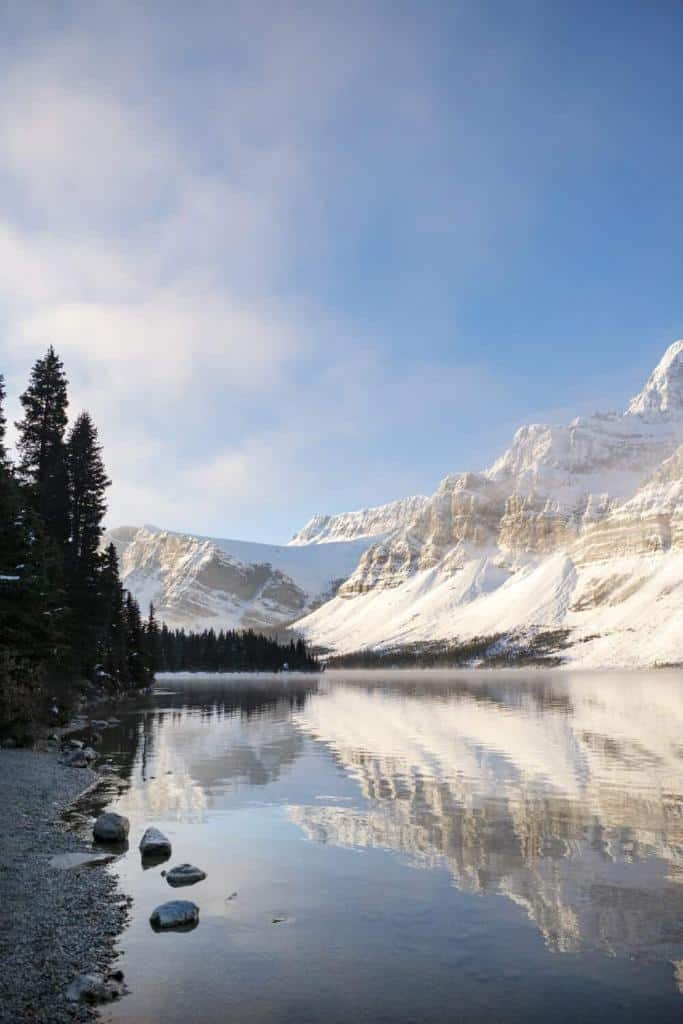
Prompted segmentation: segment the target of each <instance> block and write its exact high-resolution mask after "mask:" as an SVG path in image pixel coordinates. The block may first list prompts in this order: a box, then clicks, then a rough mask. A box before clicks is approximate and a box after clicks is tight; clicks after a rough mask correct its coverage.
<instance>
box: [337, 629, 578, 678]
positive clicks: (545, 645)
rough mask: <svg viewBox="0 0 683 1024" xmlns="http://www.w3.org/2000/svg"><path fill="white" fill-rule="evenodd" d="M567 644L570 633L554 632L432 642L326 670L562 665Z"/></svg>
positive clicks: (342, 661) (360, 655) (357, 654)
mask: <svg viewBox="0 0 683 1024" xmlns="http://www.w3.org/2000/svg"><path fill="white" fill-rule="evenodd" d="M568 642H569V630H567V629H557V630H549V631H546V632H540V633H537V634H536V635H535V636H532V637H526V636H515V635H511V634H508V635H505V634H502V633H496V634H493V635H492V636H480V637H473V638H472V639H471V640H465V641H463V642H462V643H456V642H451V643H443V642H439V641H432V642H426V643H415V644H408V645H406V646H403V647H394V648H384V649H381V650H361V651H354V652H352V653H350V654H341V655H334V656H332V657H330V658H328V660H327V666H328V667H329V668H380V669H384V668H471V667H473V666H479V665H482V666H486V667H490V668H501V667H507V666H515V667H519V666H522V665H545V666H547V667H552V666H554V665H559V664H561V663H562V655H561V652H562V650H563V649H564V648H565V647H566V646H567V644H568Z"/></svg>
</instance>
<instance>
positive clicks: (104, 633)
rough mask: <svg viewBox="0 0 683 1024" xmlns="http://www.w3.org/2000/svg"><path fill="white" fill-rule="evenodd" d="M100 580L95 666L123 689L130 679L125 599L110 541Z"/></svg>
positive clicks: (103, 559) (105, 553) (103, 558)
mask: <svg viewBox="0 0 683 1024" xmlns="http://www.w3.org/2000/svg"><path fill="white" fill-rule="evenodd" d="M99 582H100V587H99V590H100V598H99V607H100V614H101V618H100V630H99V642H98V658H99V666H98V668H99V671H101V672H104V674H105V677H108V678H109V679H110V680H111V681H112V682H113V683H114V684H115V685H117V686H119V687H123V688H125V687H127V686H128V685H129V682H130V672H129V667H128V629H127V619H126V602H125V596H124V590H123V587H122V585H121V580H120V578H119V560H118V556H117V554H116V548H115V547H114V545H113V544H109V545H108V546H107V548H106V550H105V551H104V554H103V555H102V569H101V572H100V581H99Z"/></svg>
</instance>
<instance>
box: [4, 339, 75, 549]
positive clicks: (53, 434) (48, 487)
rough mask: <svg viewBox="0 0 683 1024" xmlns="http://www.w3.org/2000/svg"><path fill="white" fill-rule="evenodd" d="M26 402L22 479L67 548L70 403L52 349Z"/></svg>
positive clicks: (25, 395)
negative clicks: (67, 440)
mask: <svg viewBox="0 0 683 1024" xmlns="http://www.w3.org/2000/svg"><path fill="white" fill-rule="evenodd" d="M20 401H21V404H22V406H23V409H24V418H23V419H22V420H20V421H19V422H18V423H17V424H16V427H17V430H18V431H19V441H18V444H17V447H18V450H19V455H20V461H19V466H18V475H19V479H20V480H21V482H22V483H24V484H26V485H27V486H28V487H29V489H30V492H31V494H32V497H33V502H34V507H35V508H36V511H37V512H38V513H39V515H40V516H41V518H42V520H43V522H44V523H45V526H46V528H47V531H48V533H49V534H50V536H52V537H54V539H55V540H56V541H57V543H58V544H60V545H62V544H66V541H67V538H68V536H69V495H68V480H67V471H66V452H65V447H64V432H65V430H66V423H67V414H66V410H67V407H68V404H69V400H68V397H67V380H66V376H65V374H64V367H63V366H62V363H61V360H60V359H59V357H58V356H57V354H56V352H55V350H54V348H53V347H52V346H50V348H49V349H48V350H47V353H46V355H45V356H44V357H43V358H42V359H39V360H38V361H37V362H36V364H35V366H34V367H33V370H32V371H31V378H30V381H29V385H28V387H27V389H26V391H25V392H24V393H23V395H21V398H20Z"/></svg>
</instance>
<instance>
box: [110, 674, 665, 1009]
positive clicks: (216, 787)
mask: <svg viewBox="0 0 683 1024" xmlns="http://www.w3.org/2000/svg"><path fill="white" fill-rule="evenodd" d="M160 687H168V692H164V691H163V690H161V689H160V692H159V693H158V694H157V695H156V696H155V698H154V702H153V706H151V707H147V708H144V709H141V710H138V711H136V712H135V713H133V714H131V716H130V717H129V720H128V722H127V723H124V726H125V728H124V726H122V730H120V731H119V733H116V731H110V733H109V734H108V736H107V737H105V744H109V749H108V751H105V752H108V754H109V755H110V757H111V759H112V760H113V761H117V760H118V761H119V765H120V767H121V768H125V771H124V775H125V776H127V780H126V785H125V787H122V790H121V792H120V793H119V794H118V795H117V796H116V798H115V799H114V800H113V801H112V804H111V806H112V807H115V808H116V809H117V810H119V811H120V812H122V813H124V814H127V815H128V816H129V817H130V818H131V822H132V832H134V831H135V830H136V828H138V829H141V828H142V827H143V825H146V824H149V823H153V824H159V825H160V826H161V827H162V828H164V830H165V831H168V832H169V834H171V836H172V838H173V842H174V863H175V862H179V861H181V860H193V861H194V862H195V863H198V864H199V866H200V867H203V868H205V869H208V876H209V877H208V879H207V882H206V883H201V884H200V885H198V886H196V887H194V888H193V890H192V898H193V899H196V900H197V902H198V904H199V905H200V911H201V917H200V926H199V928H198V929H197V930H196V931H195V932H193V933H192V935H191V936H174V937H173V938H172V939H171V937H164V939H163V941H164V942H167V943H168V944H167V945H166V946H165V947H164V950H163V956H164V957H165V956H167V955H168V951H169V950H170V951H171V953H172V952H173V950H174V949H175V948H176V947H175V946H173V945H172V942H177V943H179V946H178V949H177V953H178V956H181V957H182V958H183V962H184V963H189V962H190V961H189V960H188V957H189V958H192V957H194V959H193V960H192V963H193V964H194V967H193V970H194V971H195V972H196V973H195V975H194V976H193V978H194V980H192V978H189V980H188V979H186V980H185V982H184V984H185V985H187V986H189V988H188V992H189V993H190V994H191V999H193V1000H195V1001H196V1000H197V999H199V1002H200V1004H202V1005H203V1007H204V1009H203V1012H201V1013H198V1014H197V1015H196V1017H195V1019H197V1020H200V1021H206V1022H213V1021H214V1020H216V1021H218V1020H221V1019H223V1017H222V1013H223V1011H224V1010H225V1009H226V1007H227V1008H228V1009H229V1010H230V1011H231V1012H237V1014H238V1018H239V1019H240V1020H242V1021H244V1022H247V1021H249V1022H251V1021H254V1022H256V1021H258V1022H265V1021H271V1020H272V1021H278V1022H279V1021H289V1020H290V1019H291V1020H292V1021H294V1020H301V1021H305V1020H310V1021H318V1020H321V1021H322V1020H339V1021H343V1020H346V1019H354V1020H359V1021H361V1020H362V1021H366V1020H367V1021H369V1022H370V1021H372V1022H374V1021H381V1020H385V1019H387V1020H388V1019H392V1020H394V1021H402V1020H405V1021H408V1020H424V1021H427V1020H429V1021H432V1020H433V1021H441V1020H443V1021H446V1020H452V1019H464V1020H482V1021H483V1020H500V1019H505V1020H520V1021H521V1020H535V1019H539V1020H540V1019H544V1018H543V1014H544V1013H550V1014H551V1015H552V1016H553V1017H554V1019H562V1020H564V1019H567V1020H569V1019H585V1020H591V1019H594V1018H593V1016H592V1013H593V1012H595V1013H596V1015H599V1016H600V1019H601V1020H605V1019H612V1018H611V1016H610V1014H611V1013H612V1012H613V1013H614V1014H615V1015H614V1017H613V1019H622V1009H620V1007H627V1008H629V1007H630V1010H631V1012H633V1013H634V1016H633V1017H631V1018H629V1019H642V1016H641V1015H640V1014H641V1013H642V1010H641V1004H640V1002H639V999H640V998H642V1004H643V1005H648V1006H650V1008H651V1009H652V1010H653V1012H654V1011H655V1010H656V1012H657V1013H658V1015H659V1019H660V1020H664V1019H675V1017H676V1016H677V1015H678V1014H679V1013H680V1010H681V1009H683V1004H682V1003H681V1002H680V994H679V992H678V991H677V988H676V986H677V985H678V986H679V988H680V987H682V986H683V887H682V886H681V882H682V881H683V677H681V675H680V673H676V672H668V671H667V672H659V673H647V674H644V673H640V674H631V675H629V674H616V673H615V674H603V675H570V674H565V673H559V672H558V673H541V672H533V673H529V674H522V673H519V672H517V673H503V672H490V673H489V672H487V673H479V674H476V673H471V674H466V673H446V672H444V673H436V672H430V673H419V672H418V673H415V672H405V673H398V672H389V673H362V672H358V673H356V672H342V671H338V672H328V673H326V674H325V675H324V676H322V677H308V678H300V677H289V678H287V677H277V678H270V679H268V678H261V677H254V678H252V679H244V678H238V679H235V678H231V677H222V678H213V679H202V678H194V679H183V678H178V677H175V678H173V679H166V680H163V681H162V682H161V684H160ZM132 736H134V742H133V749H132V753H131V738H132ZM302 840H303V842H302ZM308 850H310V852H307V851H308ZM316 850H317V851H319V852H318V853H315V852H314V851H316ZM335 851H336V852H335ZM343 851H347V853H346V854H344V853H343ZM354 851H356V854H355V856H356V859H355V860H354V859H353V854H354ZM358 851H362V852H364V853H365V854H366V856H367V859H366V860H364V861H360V862H359V861H358V859H357V858H358ZM349 857H350V858H351V859H349ZM392 865H393V866H392ZM119 869H120V870H121V873H122V881H123V887H124V889H128V891H131V890H132V891H133V894H134V896H135V899H136V906H137V905H138V904H139V911H136V914H137V916H135V915H134V920H133V924H132V926H131V930H130V932H129V933H126V934H124V936H123V939H122V948H123V952H124V956H128V958H129V961H130V962H131V970H132V972H133V976H134V975H135V970H136V968H135V965H134V964H135V960H136V958H137V957H138V954H140V955H142V954H143V953H144V956H145V957H146V958H148V962H149V964H150V965H151V966H150V970H151V969H153V964H154V963H155V962H156V961H155V959H154V958H155V957H159V960H158V964H159V965H161V964H162V963H164V960H163V958H162V953H161V946H160V945H159V937H158V936H154V935H151V934H150V933H149V929H148V928H146V919H147V918H146V916H145V915H148V913H149V909H150V908H151V907H152V906H153V905H154V902H155V901H156V902H161V899H160V898H159V897H160V896H163V895H164V891H162V889H163V880H160V881H159V885H160V886H161V887H160V888H158V890H157V891H156V892H155V893H149V892H148V889H147V888H145V886H149V884H150V883H149V881H146V880H145V879H144V878H143V876H142V873H141V872H140V871H139V870H138V868H137V865H136V862H135V858H134V856H133V857H131V856H130V855H129V856H128V857H126V858H124V860H123V861H122V862H121V864H120V865H119ZM415 869H424V870H422V871H421V874H420V873H418V874H416V872H415ZM425 870H426V871H427V872H428V873H431V872H434V874H435V876H436V875H437V874H439V873H440V874H441V876H443V877H445V878H446V879H450V883H451V886H452V888H451V890H450V891H451V892H453V893H459V894H461V895H460V896H459V897H458V898H459V899H460V901H461V902H459V903H457V904H454V905H453V906H452V907H449V906H448V905H447V903H448V901H447V899H446V897H445V896H444V892H443V890H442V888H440V887H434V888H433V889H432V890H428V889H425V887H424V886H423V885H421V883H419V882H418V879H419V878H420V877H425ZM240 872H241V874H240ZM155 884H156V882H155ZM250 886H251V888H249V887H250ZM453 887H454V888H453ZM233 888H234V889H237V888H240V899H238V900H235V901H234V902H231V903H229V904H226V903H225V901H226V899H227V895H228V894H227V890H228V889H233ZM224 890H225V891H224ZM243 891H246V892H247V893H251V894H252V895H249V896H248V899H246V900H242V892H243ZM437 893H438V895H437ZM257 894H258V895H257ZM482 896H483V897H487V898H488V899H487V901H482V900H481V898H480V897H482ZM165 898H170V897H169V896H168V895H165ZM501 898H502V899H501ZM276 899H277V900H278V901H279V902H277V903H275V902H274V901H275V900H276ZM259 900H260V902H259ZM269 900H270V902H268V901H269ZM364 901H365V902H364ZM463 901H465V902H463ZM466 901H469V902H466ZM368 904H371V906H368ZM226 906H229V910H226V909H225V908H226ZM402 907H403V908H404V910H402V909H401V908H402ZM408 907H411V908H412V909H411V910H408V909H407V908H408ZM506 907H507V908H508V909H504V908H506ZM401 914H403V915H404V916H403V917H401ZM259 915H261V916H260V917H259ZM527 919H528V921H529V922H531V923H532V926H533V927H532V928H530V926H529V925H526V928H527V931H532V932H533V933H534V934H535V935H537V936H540V937H542V943H543V944H542V945H541V943H540V940H537V944H538V947H539V949H538V950H537V949H536V947H535V946H534V944H533V942H532V939H531V938H530V937H529V936H526V937H525V935H526V933H523V932H522V931H520V928H522V926H523V923H524V921H525V920H527ZM280 920H282V921H284V922H287V921H288V920H291V921H292V922H293V923H292V925H291V927H290V931H289V932H288V933H287V934H288V936H289V937H288V939H287V940H286V944H284V945H283V944H282V941H281V940H280V939H278V938H276V937H275V936H276V935H282V934H285V932H283V930H282V929H285V928H286V924H282V925H278V928H275V929H274V928H273V927H272V922H273V921H280ZM264 922H267V926H266V923H264ZM346 928H348V934H347V932H346V931H345V929H346ZM458 928H459V929H460V931H457V929H458ZM268 929H270V930H268ZM278 929H280V930H279V931H278ZM458 936H459V937H458ZM477 936H480V938H479V939H477ZM190 940H191V941H190ZM202 941H203V942H205V943H206V944H207V945H205V947H204V948H203V951H202V949H201V947H198V946H197V945H196V943H201V942H202ZM155 942H156V943H157V945H155ZM478 942H481V943H482V944H483V945H482V946H481V949H483V950H484V952H483V953H481V952H478V950H479V949H480V946H478V945H477V943H478ZM209 947H210V948H211V949H212V950H213V953H212V954H211V955H218V954H217V953H216V948H217V947H218V948H219V949H221V950H223V953H224V955H225V957H227V961H224V960H223V959H221V961H220V963H221V964H222V965H223V966H221V967H220V969H219V970H218V974H217V972H216V970H215V969H214V968H213V967H210V966H209V964H210V962H211V960H210V956H209V954H208V952H207V950H208V949H209ZM454 950H455V951H456V952H454ZM543 950H545V952H544V953H543ZM456 953H457V955H456ZM568 954H571V955H568ZM221 955H223V954H221ZM401 957H404V958H406V957H407V958H408V959H407V960H406V963H402V962H401ZM468 957H469V959H468ZM543 957H545V959H543ZM423 958H424V959H423ZM482 958H483V959H484V960H485V961H486V960H490V963H487V962H484V963H482V962H481V960H482ZM610 958H616V962H618V963H621V964H623V966H622V967H617V966H616V963H615V966H614V967H613V968H611V967H610V966H609V961H610ZM225 962H231V963H233V964H234V967H235V972H236V973H235V975H234V977H233V976H231V977H230V980H229V981H228V977H227V975H226V976H225V977H223V976H222V975H223V972H224V971H225V970H226V968H225ZM156 969H158V970H161V969H162V968H161V966H159V967H158V968H156ZM487 969H490V971H492V972H493V973H492V977H494V978H496V977H497V978H498V982H495V983H494V982H493V981H491V980H489V981H488V982H487V983H486V984H485V985H484V986H483V987H484V989H486V995H482V994H481V990H482V985H481V984H479V987H478V988H477V986H476V984H475V983H476V982H481V981H482V978H483V977H484V975H485V973H486V970H487ZM168 970H169V972H170V974H171V975H172V973H173V972H172V969H171V968H170V967H169V968H168ZM202 971H204V975H202V974H201V972H202ZM496 971H498V974H497V975H496ZM648 971H650V972H652V971H654V972H655V973H654V974H652V973H650V974H648V973H646V972H648ZM392 972H395V977H394V975H393V974H392ZM615 972H618V973H615ZM643 972H645V973H643ZM662 972H663V973H662ZM402 975H405V982H403V981H402V980H401V979H402ZM127 976H128V975H127ZM335 977H337V985H338V986H341V988H343V990H344V999H345V1000H346V1001H347V1002H348V1006H347V1003H346V1002H344V1003H343V1004H340V1003H339V999H340V998H341V997H340V996H339V995H338V988H335V987H334V981H335ZM487 977H488V975H487ZM409 978H411V979H412V980H411V981H409V980H408V979H409ZM511 978H519V979H520V981H519V982H518V985H521V987H522V989H523V988H524V986H527V988H526V990H525V992H524V995H523V996H522V995H519V994H518V995H515V994H514V993H515V992H519V991H521V989H519V988H518V989H516V990H514V991H511V989H510V985H511V982H510V979H511ZM323 979H324V980H323ZM501 979H507V980H506V981H501ZM577 979H578V981H577ZM663 979H667V980H666V981H664V980H663ZM584 980H585V984H586V989H585V992H583V994H581V991H580V989H579V988H578V987H577V985H580V984H583V982H584ZM421 982H422V983H423V984H422V989H421V988H420V983H421ZM168 983H169V984H170V985H171V986H172V985H173V977H172V976H171V978H170V980H169V982H168ZM498 984H499V985H502V986H503V988H500V989H498V988H497V987H496V986H497V985H498ZM193 986H194V988H193ZM563 986H564V987H563ZM601 986H602V987H601ZM132 987H133V988H134V991H133V995H131V996H130V997H127V998H126V999H124V1000H123V1001H122V1002H121V1004H120V1005H119V1006H117V1007H114V1008H112V1009H111V1010H108V1011H107V1014H108V1016H106V1019H107V1020H112V1021H124V1022H128V1021H136V1024H137V1022H138V1021H139V1022H141V1024H142V1022H144V1021H146V1020H148V1019H149V1020H152V1019H157V1018H156V1017H155V1016H154V1014H155V1013H159V1012H160V1007H159V1002H158V996H156V995H155V994H154V992H155V991H156V990H155V989H154V986H153V985H151V984H150V986H146V985H145V983H144V981H143V975H142V974H140V977H139V979H138V984H137V988H136V986H135V985H133V986H132ZM328 988H329V991H328ZM536 989H537V990H538V997H537V999H536V997H535V996H534V994H533V993H534V991H535V990H536ZM141 990H142V994H140V992H141ZM456 990H457V992H458V999H459V1000H460V1002H459V1011H461V1012H462V1018H457V1017H455V1018H454V1017H453V1016H452V1015H451V1010H450V1006H451V1000H452V998H453V993H454V992H455V991H456ZM136 991H137V992H138V995H136ZM502 991H504V992H505V1000H506V1007H507V1009H506V1013H505V1014H504V1015H503V1016H501V1015H500V1012H499V1011H500V998H501V995H500V993H501V992H502ZM574 996H575V1004H574V1003H572V1000H573V999H574ZM186 997H187V999H190V995H187V993H186ZM622 997H623V998H622ZM169 998H170V997H169ZM660 998H661V1001H660V1002H658V1003H657V1004H656V1006H655V1002H653V1000H655V999H660ZM553 999H557V1005H556V1006H553V1005H552V1001H553ZM335 1000H336V1001H335ZM549 1000H550V1003H549ZM600 1000H603V1002H604V1006H603V1003H601V1002H600ZM188 1005H189V1004H185V1005H183V1004H182V1000H181V1001H180V1002H179V1003H178V1009H177V1017H176V1016H174V1012H176V1011H175V1010H174V1011H171V1010H170V1009H169V1006H168V1001H167V1000H164V1010H163V1012H164V1015H165V1016H166V1017H168V1019H169V1020H176V1019H178V1020H180V1019H183V1018H182V1014H183V1013H186V1012H187V1008H188ZM192 1005H194V1004H192ZM341 1005H343V1006H344V1007H346V1008H345V1009H339V1006H341ZM303 1007H305V1010H304V1009H303ZM623 1012H625V1015H626V1016H628V1012H626V1011H623ZM146 1014H147V1016H146ZM169 1014H170V1016H169ZM351 1014H352V1016H351ZM226 1019H227V1018H226Z"/></svg>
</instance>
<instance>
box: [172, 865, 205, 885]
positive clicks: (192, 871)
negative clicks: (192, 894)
mask: <svg viewBox="0 0 683 1024" xmlns="http://www.w3.org/2000/svg"><path fill="white" fill-rule="evenodd" d="M205 878H206V872H205V871H202V869H201V868H197V867H195V866H194V864H178V865H177V866H176V867H174V868H171V870H170V871H169V872H168V874H167V875H166V881H167V882H168V884H169V885H172V886H173V887H174V888H177V887H178V886H180V885H194V884H195V882H203V881H204V879H205Z"/></svg>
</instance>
